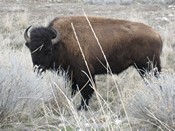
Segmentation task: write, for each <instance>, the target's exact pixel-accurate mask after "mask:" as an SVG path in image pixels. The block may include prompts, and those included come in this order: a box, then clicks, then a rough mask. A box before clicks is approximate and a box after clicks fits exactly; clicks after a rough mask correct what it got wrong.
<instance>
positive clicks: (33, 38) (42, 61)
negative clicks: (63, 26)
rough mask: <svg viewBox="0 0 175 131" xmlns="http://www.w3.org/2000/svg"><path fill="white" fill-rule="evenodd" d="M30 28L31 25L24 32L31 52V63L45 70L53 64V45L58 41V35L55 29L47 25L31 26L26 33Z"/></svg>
mask: <svg viewBox="0 0 175 131" xmlns="http://www.w3.org/2000/svg"><path fill="white" fill-rule="evenodd" d="M30 28H31V26H30V27H28V28H27V29H26V30H25V32H24V38H25V40H26V46H27V47H28V48H29V50H30V52H31V56H32V61H33V65H34V66H37V67H38V69H41V71H45V70H46V69H49V68H50V67H51V64H53V63H52V57H53V45H54V44H56V43H58V42H59V40H60V35H59V33H58V32H57V31H56V30H55V29H53V28H48V27H35V28H32V29H31V31H30V35H28V30H29V29H30Z"/></svg>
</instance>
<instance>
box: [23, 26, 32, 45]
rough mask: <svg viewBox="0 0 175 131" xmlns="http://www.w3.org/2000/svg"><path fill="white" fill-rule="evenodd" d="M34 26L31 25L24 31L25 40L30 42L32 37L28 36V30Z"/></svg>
mask: <svg viewBox="0 0 175 131" xmlns="http://www.w3.org/2000/svg"><path fill="white" fill-rule="evenodd" d="M31 27H32V26H31V25H30V26H29V27H28V28H27V29H26V30H25V32H24V38H25V40H26V41H27V42H28V43H30V37H29V36H28V30H29V29H30V28H31Z"/></svg>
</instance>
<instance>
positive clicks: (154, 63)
mask: <svg viewBox="0 0 175 131" xmlns="http://www.w3.org/2000/svg"><path fill="white" fill-rule="evenodd" d="M160 63H161V62H160V57H154V58H153V59H151V60H150V59H148V60H147V62H146V61H144V62H143V61H139V62H135V63H134V67H135V68H136V69H137V71H138V72H139V74H140V76H141V77H142V78H143V77H144V76H145V73H147V72H150V71H153V73H154V76H155V77H158V76H159V73H160V72H161V65H160Z"/></svg>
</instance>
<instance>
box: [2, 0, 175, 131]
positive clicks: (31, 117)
mask: <svg viewBox="0 0 175 131" xmlns="http://www.w3.org/2000/svg"><path fill="white" fill-rule="evenodd" d="M82 9H83V10H84V11H85V12H86V14H87V15H95V16H96V15H98V16H104V17H110V18H116V19H118V18H119V19H127V20H132V21H139V22H143V23H146V24H148V25H150V26H152V27H153V28H154V29H156V30H157V31H158V32H159V33H160V34H161V36H162V39H163V43H164V47H163V52H162V55H161V61H162V73H161V74H160V78H159V79H155V78H154V77H153V75H152V73H148V74H147V76H146V78H145V81H146V82H147V83H148V84H147V85H146V84H145V81H144V80H143V79H141V77H140V76H139V74H138V73H137V71H136V70H135V69H134V68H129V69H127V70H126V71H124V72H123V73H121V74H119V75H118V76H117V75H112V76H111V75H100V76H97V77H96V83H97V91H96V93H95V94H94V95H93V98H92V99H91V102H90V110H89V111H87V112H85V111H77V110H76V108H77V106H78V104H79V100H80V94H79V93H77V95H76V96H75V97H73V98H71V97H70V96H71V95H70V94H71V88H70V84H71V83H70V82H69V80H67V79H66V72H63V71H60V72H59V73H55V72H51V71H47V72H46V73H45V74H43V75H42V76H37V75H36V74H35V73H34V72H33V67H32V61H31V56H30V52H29V50H28V49H27V47H26V46H25V45H24V44H25V40H24V38H23V33H24V31H25V29H26V28H27V27H28V26H29V25H34V26H38V25H43V26H46V25H47V24H48V23H49V21H51V20H52V19H53V18H54V17H57V16H70V15H84V14H83V10H82ZM0 41H1V44H0V130H7V131H9V130H12V131H14V130H17V131H18V130H21V131H23V130H26V131H30V130H36V131H38V130H39V131H40V130H50V131H53V130H55V131H57V130H58V131H173V130H175V5H168V4H139V3H134V4H128V5H119V4H108V5H106V4H89V3H83V2H75V1H74V2H72V3H68V1H66V2H62V3H61V2H58V1H46V0H45V1H44V0H43V1H42V0H35V1H34V0H33V1H30V2H27V1H22V0H21V1H20V0H19V1H10V0H9V1H5V0H2V1H0ZM65 87H66V88H65ZM160 87H161V88H160Z"/></svg>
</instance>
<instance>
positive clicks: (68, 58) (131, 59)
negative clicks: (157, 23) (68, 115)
mask: <svg viewBox="0 0 175 131" xmlns="http://www.w3.org/2000/svg"><path fill="white" fill-rule="evenodd" d="M88 18H89V20H90V23H91V25H92V27H93V29H94V31H95V33H96V35H97V38H98V40H99V42H100V44H101V47H102V49H103V51H104V54H105V56H106V58H107V61H108V63H109V66H110V69H111V71H112V73H114V74H118V73H120V72H122V71H124V70H125V69H127V68H128V67H130V66H134V67H136V68H137V69H138V70H139V73H140V74H141V75H142V76H143V75H144V73H145V70H148V71H149V70H150V68H149V66H150V65H148V63H147V62H148V61H153V67H157V69H158V71H159V72H160V71H161V66H160V54H161V51H162V40H161V38H160V35H159V33H157V32H156V31H155V30H154V29H153V28H151V27H149V26H147V25H145V24H143V23H138V22H131V21H126V20H118V19H109V18H102V17H88ZM71 23H73V25H74V28H75V31H76V34H77V36H78V39H79V42H80V45H81V48H82V50H83V53H84V55H85V59H86V61H87V63H88V67H89V69H90V73H91V75H92V78H93V80H94V77H95V75H96V74H105V73H107V70H106V65H107V64H106V61H105V59H104V56H103V55H102V51H101V50H100V47H99V45H98V44H97V40H96V39H95V37H94V34H93V33H92V30H91V28H90V26H89V24H88V22H87V20H86V18H85V17H84V16H72V17H60V18H55V19H54V20H53V21H52V22H51V23H50V24H49V26H48V27H39V28H34V29H32V31H31V33H30V38H29V37H26V35H25V38H26V41H27V43H26V45H27V46H28V47H29V49H30V50H31V52H32V51H34V50H36V49H37V48H38V47H40V46H41V45H42V44H43V43H44V46H43V49H42V50H39V51H37V52H35V53H32V60H33V63H34V65H38V66H40V67H42V68H43V69H49V68H54V69H57V68H58V67H59V66H61V67H62V68H63V69H64V70H67V69H69V75H70V74H72V79H73V86H72V89H73V91H72V94H74V93H75V91H76V90H77V87H78V88H79V89H81V94H82V98H83V99H84V100H85V102H84V101H83V100H82V102H81V106H80V107H79V109H81V108H86V106H85V104H87V105H88V101H89V99H90V97H91V95H92V93H93V91H94V90H93V89H92V88H91V83H90V82H89V78H88V77H87V75H89V72H88V70H87V66H86V64H85V61H84V59H83V57H82V53H81V51H80V48H79V46H78V43H77V40H76V38H75V34H74V32H73V29H72V27H71ZM27 31H28V29H27V30H26V32H27ZM38 34H39V35H38ZM55 37H56V38H57V40H56V41H55V42H54V43H53V41H52V39H54V38H55ZM56 38H55V39H56ZM45 52H49V55H50V56H48V55H46V56H44V55H41V54H47V53H45ZM44 61H45V62H44ZM85 72H86V73H85ZM70 77H71V75H70Z"/></svg>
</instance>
